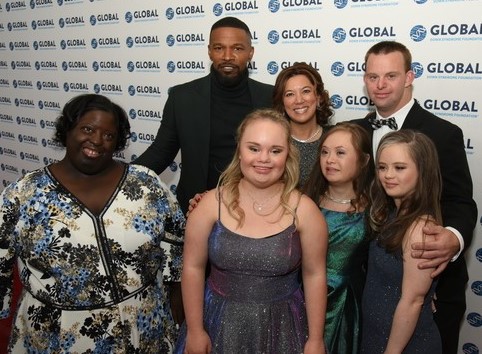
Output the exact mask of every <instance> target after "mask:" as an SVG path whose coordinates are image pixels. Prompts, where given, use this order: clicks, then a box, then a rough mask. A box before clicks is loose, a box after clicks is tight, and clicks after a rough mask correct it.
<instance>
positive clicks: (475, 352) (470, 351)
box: [462, 343, 479, 354]
mask: <svg viewBox="0 0 482 354" xmlns="http://www.w3.org/2000/svg"><path fill="white" fill-rule="evenodd" d="M462 351H463V352H464V354H479V348H478V347H477V346H476V345H475V344H474V343H465V344H464V345H463V346H462Z"/></svg>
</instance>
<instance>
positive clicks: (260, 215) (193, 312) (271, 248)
mask: <svg viewBox="0 0 482 354" xmlns="http://www.w3.org/2000/svg"><path fill="white" fill-rule="evenodd" d="M298 171H299V170H298V157H297V151H296V149H294V148H293V146H292V145H291V144H290V139H289V123H288V122H287V120H286V119H285V118H284V117H283V116H282V115H281V114H279V113H277V112H275V111H274V110H259V111H255V112H253V113H251V114H250V115H248V116H247V117H246V119H245V120H244V121H243V122H242V123H241V125H240V127H239V129H238V146H237V149H236V152H235V156H234V158H233V160H232V162H231V164H230V165H229V166H228V168H227V169H226V171H225V172H224V173H223V174H222V176H221V180H220V184H219V186H218V188H217V189H216V190H212V191H209V192H208V193H207V194H206V195H205V196H204V197H203V198H202V200H201V201H200V202H199V204H198V205H197V207H196V208H195V209H194V210H193V211H192V212H191V214H190V215H189V218H188V222H187V225H186V239H185V247H184V263H183V273H182V291H183V300H184V308H185V314H186V322H185V325H184V326H183V328H182V330H181V334H180V339H179V341H178V345H177V346H176V353H184V352H186V353H189V354H192V353H203V354H206V353H230V354H231V353H266V354H280V353H283V354H299V353H302V352H303V353H305V354H312V353H325V348H324V341H323V327H324V319H325V307H326V269H325V259H326V247H327V229H326V223H325V221H324V218H323V216H322V214H321V213H319V212H318V209H317V206H316V204H315V203H313V201H312V200H311V199H309V198H308V197H306V196H303V195H301V193H300V192H298V191H297V190H296V184H297V181H298V173H299V172H298ZM208 261H209V262H210V265H211V271H210V274H209V277H208V279H207V281H205V270H206V264H207V262H208ZM300 275H301V276H300ZM301 278H302V280H303V290H302V288H301V284H300V280H301Z"/></svg>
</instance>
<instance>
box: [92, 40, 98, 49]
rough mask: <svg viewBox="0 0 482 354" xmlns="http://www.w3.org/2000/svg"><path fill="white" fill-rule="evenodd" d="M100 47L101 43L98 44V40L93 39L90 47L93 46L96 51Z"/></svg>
mask: <svg viewBox="0 0 482 354" xmlns="http://www.w3.org/2000/svg"><path fill="white" fill-rule="evenodd" d="M98 45H99V42H97V39H95V38H92V40H91V41H90V46H91V47H92V48H93V49H96V48H97V46H98Z"/></svg>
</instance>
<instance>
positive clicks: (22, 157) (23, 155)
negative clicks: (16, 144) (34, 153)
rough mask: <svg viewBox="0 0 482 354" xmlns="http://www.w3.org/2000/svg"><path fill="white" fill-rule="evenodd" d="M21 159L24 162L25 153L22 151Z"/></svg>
mask: <svg viewBox="0 0 482 354" xmlns="http://www.w3.org/2000/svg"><path fill="white" fill-rule="evenodd" d="M20 158H21V159H22V160H23V159H25V154H24V153H23V151H20Z"/></svg>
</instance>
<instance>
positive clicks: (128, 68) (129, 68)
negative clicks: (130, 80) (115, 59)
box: [127, 61, 136, 73]
mask: <svg viewBox="0 0 482 354" xmlns="http://www.w3.org/2000/svg"><path fill="white" fill-rule="evenodd" d="M135 68H136V67H135V65H134V62H133V61H129V62H128V63H127V71H129V72H130V73H131V72H133V71H134V70H135Z"/></svg>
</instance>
